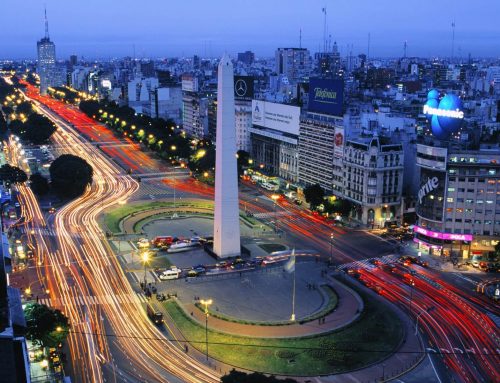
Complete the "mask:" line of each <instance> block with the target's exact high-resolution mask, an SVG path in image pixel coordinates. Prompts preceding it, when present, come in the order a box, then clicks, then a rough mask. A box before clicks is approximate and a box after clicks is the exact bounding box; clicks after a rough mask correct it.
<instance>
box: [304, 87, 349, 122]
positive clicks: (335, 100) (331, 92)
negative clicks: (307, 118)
mask: <svg viewBox="0 0 500 383" xmlns="http://www.w3.org/2000/svg"><path fill="white" fill-rule="evenodd" d="M343 102H344V81H343V80H333V79H324V78H311V80H310V82H309V111H310V112H316V113H323V114H329V115H332V116H342V103H343Z"/></svg>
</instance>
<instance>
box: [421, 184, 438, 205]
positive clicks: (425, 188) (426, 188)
mask: <svg viewBox="0 0 500 383" xmlns="http://www.w3.org/2000/svg"><path fill="white" fill-rule="evenodd" d="M438 185H439V180H438V178H437V177H432V178H427V182H426V183H425V184H423V185H422V187H421V188H420V190H419V191H418V202H419V203H420V204H422V199H423V198H424V197H425V196H426V195H427V194H429V193H430V192H431V191H433V190H435V189H437V187H438Z"/></svg>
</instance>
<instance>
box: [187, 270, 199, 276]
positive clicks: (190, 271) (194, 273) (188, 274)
mask: <svg viewBox="0 0 500 383" xmlns="http://www.w3.org/2000/svg"><path fill="white" fill-rule="evenodd" d="M187 276H188V277H197V276H198V273H197V272H196V271H194V270H189V271H188V272H187Z"/></svg>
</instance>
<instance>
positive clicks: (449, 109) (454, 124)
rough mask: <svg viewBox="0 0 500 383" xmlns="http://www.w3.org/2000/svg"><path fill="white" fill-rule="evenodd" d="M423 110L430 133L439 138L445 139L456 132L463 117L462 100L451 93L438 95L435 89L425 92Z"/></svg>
mask: <svg viewBox="0 0 500 383" xmlns="http://www.w3.org/2000/svg"><path fill="white" fill-rule="evenodd" d="M423 112H424V114H425V115H426V116H427V118H428V119H429V120H430V122H431V128H432V134H433V135H434V136H435V137H436V138H438V139H440V140H447V139H449V138H450V136H451V135H453V134H454V133H456V132H458V130H459V129H460V127H461V125H462V121H463V119H464V112H463V110H462V100H460V98H459V97H458V96H457V95H455V94H453V93H448V94H446V95H444V96H443V97H440V93H439V91H438V90H436V89H431V90H430V91H429V93H427V102H426V103H425V105H424V110H423Z"/></svg>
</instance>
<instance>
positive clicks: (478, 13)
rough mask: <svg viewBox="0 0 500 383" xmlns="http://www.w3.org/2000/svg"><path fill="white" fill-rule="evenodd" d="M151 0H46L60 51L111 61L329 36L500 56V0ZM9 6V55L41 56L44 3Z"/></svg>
mask: <svg viewBox="0 0 500 383" xmlns="http://www.w3.org/2000/svg"><path fill="white" fill-rule="evenodd" d="M147 5H148V6H141V7H137V3H136V2H135V1H132V0H122V1H121V2H120V5H119V6H117V5H116V3H111V2H101V1H99V0H87V1H85V2H71V3H70V2H60V1H57V0H46V6H47V14H48V21H49V35H50V38H51V40H52V41H53V42H54V43H55V44H56V57H57V58H58V59H59V60H61V59H62V60H65V59H67V58H69V56H70V55H72V54H76V55H77V56H78V57H82V56H83V57H85V58H87V59H89V60H95V59H112V58H118V57H126V56H130V57H133V56H134V51H135V57H136V58H138V59H142V58H155V57H192V56H193V55H198V56H200V57H210V58H216V57H221V56H222V54H223V53H224V52H230V53H231V55H232V56H233V55H234V57H236V54H237V53H238V52H244V51H246V50H251V51H253V52H254V53H255V54H256V56H257V57H261V58H267V57H272V56H273V55H274V50H275V49H277V48H279V47H288V46H294V47H299V45H301V46H302V47H304V48H307V49H309V51H310V52H311V54H314V53H316V52H323V51H324V46H325V40H324V37H326V40H327V41H330V44H331V45H333V43H334V42H335V41H336V42H337V43H338V47H339V52H340V54H341V56H342V57H345V56H348V54H349V52H351V51H352V54H353V55H354V56H357V55H359V54H362V53H363V54H368V41H370V43H369V46H370V48H369V50H370V52H369V57H370V58H376V57H377V58H397V57H403V56H404V44H405V42H407V55H406V56H407V57H419V58H435V57H439V58H451V57H452V56H453V57H454V58H455V59H459V58H462V59H467V57H468V55H469V53H470V54H471V56H472V57H475V58H498V57H500V23H498V22H497V20H496V16H497V15H498V14H500V1H496V0H483V1H482V2H481V7H471V6H470V5H469V2H468V1H467V0H442V1H440V2H435V1H432V0H421V1H418V2H417V1H413V2H405V3H403V2H395V1H393V0H379V1H377V2H373V1H370V0H354V1H347V0H338V1H335V2H332V1H331V0H309V1H308V2H307V3H306V2H305V1H303V0H288V1H287V2H286V3H285V2H284V1H276V2H269V1H264V0H254V2H252V4H251V5H250V4H249V3H246V2H245V1H243V0H218V1H216V2H213V3H210V4H207V3H204V2H202V3H200V2H196V1H193V0H186V1H184V2H175V3H167V2H161V1H159V0H150V1H149V2H148V4H147ZM285 5H286V6H285ZM325 6H326V9H327V11H326V17H325V13H324V12H323V11H322V9H323V7H325ZM2 10H3V20H2V21H3V22H2V25H0V34H1V35H2V36H4V38H2V39H1V40H0V57H1V59H4V60H23V59H26V60H30V59H35V58H36V42H37V41H38V40H39V39H40V38H42V37H43V36H44V4H43V3H41V2H38V1H36V0H26V1H25V3H23V7H22V10H21V9H20V8H19V6H18V2H17V1H14V0H4V4H3V7H2ZM394 15H397V17H395V16H394ZM325 21H326V30H325V29H324V27H325ZM452 25H455V27H452ZM325 32H326V33H325ZM453 35H454V40H453ZM326 45H328V43H327V44H326ZM452 52H453V53H452Z"/></svg>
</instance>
